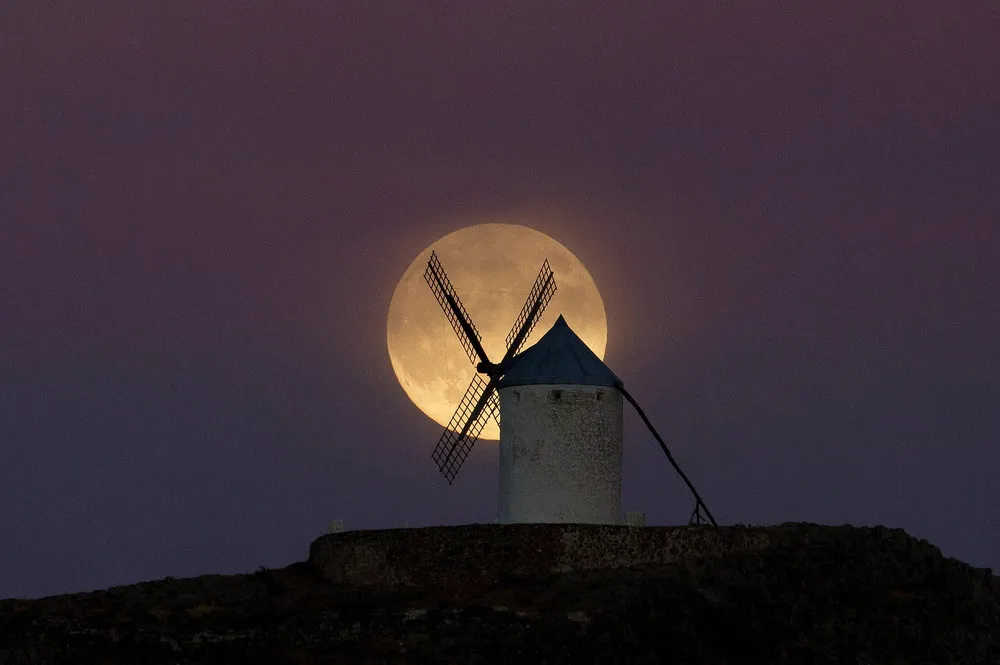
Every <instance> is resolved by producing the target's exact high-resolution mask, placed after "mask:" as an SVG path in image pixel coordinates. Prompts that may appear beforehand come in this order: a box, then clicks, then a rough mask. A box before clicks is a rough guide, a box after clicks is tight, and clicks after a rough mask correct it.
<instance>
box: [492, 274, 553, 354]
mask: <svg viewBox="0 0 1000 665" xmlns="http://www.w3.org/2000/svg"><path fill="white" fill-rule="evenodd" d="M555 293H556V280H555V276H554V275H553V274H552V268H550V267H549V262H548V261H545V263H543V264H542V269H541V270H540V271H539V272H538V277H536V278H535V284H534V286H532V287H531V292H530V293H529V294H528V298H527V300H525V301H524V307H522V308H521V313H520V314H518V316H517V320H516V321H514V325H513V326H511V328H510V332H509V333H507V338H506V339H505V340H504V345H505V346H506V347H507V355H509V356H510V357H514V356H515V355H517V354H518V353H519V352H520V351H521V347H522V346H524V343H525V342H526V341H527V340H528V335H530V334H531V331H532V330H534V328H535V324H536V323H538V319H540V318H541V317H542V312H543V311H544V310H545V307H546V305H548V304H549V301H550V300H552V296H553V295H555ZM536 304H537V307H536V306H535V305H536ZM522 329H524V334H523V335H521V336H520V337H519V336H518V333H520V332H521V331H522ZM518 339H519V343H518V344H517V346H516V347H515V346H513V344H514V342H515V341H516V340H518Z"/></svg>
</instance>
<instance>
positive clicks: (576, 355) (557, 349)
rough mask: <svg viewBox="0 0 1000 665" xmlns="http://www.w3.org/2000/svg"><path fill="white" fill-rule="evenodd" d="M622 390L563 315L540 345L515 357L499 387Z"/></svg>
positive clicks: (613, 374) (612, 374) (615, 377)
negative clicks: (559, 386) (586, 387)
mask: <svg viewBox="0 0 1000 665" xmlns="http://www.w3.org/2000/svg"><path fill="white" fill-rule="evenodd" d="M558 384H569V385H581V386H612V387H615V388H621V387H622V381H621V379H619V378H618V377H617V376H615V373H614V372H612V371H611V370H610V369H608V366H607V365H605V364H604V363H603V362H602V361H601V359H600V358H598V357H597V354H596V353H594V352H593V351H591V350H590V347H588V346H587V345H586V344H584V343H583V340H582V339H580V338H579V337H577V335H576V333H575V332H573V330H572V329H571V328H570V327H569V324H567V323H566V319H564V318H563V317H562V316H560V317H559V319H558V320H557V321H556V322H555V324H553V326H552V327H551V328H550V329H549V331H548V332H547V333H545V334H544V335H542V338H541V339H540V340H538V342H537V343H536V344H535V345H533V346H531V347H529V348H528V349H525V350H524V351H523V352H522V353H520V354H518V355H517V356H515V357H514V360H513V364H512V365H511V367H510V369H509V370H508V371H507V372H506V373H505V374H504V375H503V378H501V379H500V382H499V383H498V384H497V385H498V387H500V388H504V387H507V386H526V385H558Z"/></svg>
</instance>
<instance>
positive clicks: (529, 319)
mask: <svg viewBox="0 0 1000 665" xmlns="http://www.w3.org/2000/svg"><path fill="white" fill-rule="evenodd" d="M424 279H425V280H426V281H427V285H428V286H430V288H431V292H433V293H434V297H435V298H436V299H437V301H438V304H439V305H441V309H443V310H444V313H445V316H447V317H448V321H449V322H450V323H451V327H452V328H453V329H454V330H455V334H456V335H458V339H459V341H460V342H461V343H462V348H464V349H465V353H466V354H467V355H468V356H469V360H471V361H472V362H473V364H475V366H476V371H477V374H476V375H475V376H474V377H472V382H471V383H470V384H469V387H468V389H466V391H465V395H464V396H463V397H462V401H461V402H459V404H458V408H457V409H455V413H454V415H453V416H452V417H451V421H450V422H449V423H448V426H447V427H445V430H444V433H443V434H442V435H441V438H440V439H439V440H438V442H437V445H436V446H435V447H434V452H433V454H432V455H431V457H432V458H433V459H434V461H435V462H436V463H437V465H438V469H439V470H440V471H441V473H443V474H444V477H445V478H447V479H448V483H449V484H451V483H452V482H453V481H454V480H455V476H456V475H457V474H458V471H459V469H460V468H462V464H464V463H465V460H466V458H467V457H468V456H469V452H470V451H471V450H472V447H473V446H474V445H475V444H476V441H477V440H478V439H479V435H480V434H481V433H482V431H483V427H485V426H486V423H487V422H488V421H489V419H490V418H493V419H495V420H496V421H497V424H499V423H500V404H499V400H498V399H497V393H496V388H497V383H498V382H499V380H500V378H501V377H502V376H503V375H504V372H505V371H506V370H507V368H508V367H509V366H510V363H511V360H513V358H514V356H516V355H517V353H518V351H520V350H521V347H522V346H523V345H524V342H525V341H526V340H527V339H528V335H530V334H531V331H532V330H533V329H534V327H535V324H536V323H538V319H539V318H541V316H542V312H543V311H544V310H545V307H546V305H548V304H549V301H550V300H552V296H553V295H555V292H556V280H555V275H554V274H553V273H552V268H550V267H549V262H548V261H544V262H543V263H542V268H541V270H540V271H539V272H538V277H537V278H536V279H535V284H534V285H533V286H532V287H531V291H530V292H529V293H528V298H527V300H526V301H525V303H524V307H522V308H521V313H520V314H518V316H517V319H515V321H514V325H513V326H511V329H510V332H509V333H508V334H507V337H506V339H505V344H506V347H507V351H506V352H505V353H504V356H503V358H502V359H501V360H500V362H498V363H494V362H491V361H490V358H489V356H488V355H486V350H485V349H484V348H483V344H482V336H481V335H480V334H479V330H477V329H476V326H475V325H474V324H473V323H472V319H471V317H470V316H469V313H468V312H467V311H466V310H465V306H464V305H462V301H461V300H459V298H458V293H456V292H455V288H454V287H453V286H452V285H451V280H449V279H448V275H447V274H445V271H444V268H443V267H442V266H441V261H440V260H439V259H438V257H437V254H436V253H435V252H433V251H432V252H431V257H430V259H429V260H428V261H427V269H426V270H425V271H424ZM480 374H485V375H486V377H487V379H486V380H484V379H483V378H482V376H480Z"/></svg>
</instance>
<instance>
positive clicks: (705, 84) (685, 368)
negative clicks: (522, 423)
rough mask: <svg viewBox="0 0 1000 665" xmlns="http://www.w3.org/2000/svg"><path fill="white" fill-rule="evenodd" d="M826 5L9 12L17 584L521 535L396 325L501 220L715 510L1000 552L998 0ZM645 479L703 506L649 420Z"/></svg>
mask: <svg viewBox="0 0 1000 665" xmlns="http://www.w3.org/2000/svg"><path fill="white" fill-rule="evenodd" d="M824 4H825V6H823V7H822V8H817V7H816V5H815V3H804V4H803V3H790V2H785V3H764V2H754V3H725V4H723V3H714V2H676V3H671V2H647V3H610V2H589V1H579V2H525V3H470V2H450V3H441V2H427V3H424V2H414V3H379V2H363V3H355V2H344V1H341V0H333V1H327V2H299V3H275V2H252V3H251V2H207V3H206V2H198V3H193V2H186V1H178V0H170V1H169V2H168V1H157V0H150V1H139V2H134V1H133V2H107V3H90V2H51V1H45V2H42V1H37V2H35V1H27V0H25V1H18V2H8V3H4V7H3V8H2V9H0V49H2V50H0V53H2V66H0V315H2V316H0V598H6V597H10V596H25V597H33V596H41V595H48V594H53V593H61V592H68V591H82V590H90V589H95V588H105V587H108V586H111V585H114V584H124V583H131V582H136V581H140V580H146V579H155V578H161V577H164V576H168V575H170V576H175V577H185V576H193V575H199V574H204V573H231V572H251V571H253V570H255V569H256V568H257V567H259V566H268V567H277V566H282V565H286V564H289V563H292V562H294V561H300V560H303V559H304V558H305V557H306V554H307V550H308V546H309V543H310V542H311V541H312V540H313V539H314V538H316V537H317V536H319V535H321V534H322V533H323V532H325V531H326V530H327V529H328V528H329V525H330V523H331V522H332V521H333V520H337V519H340V520H343V521H344V522H345V524H346V526H347V527H348V528H358V529H361V528H388V527H398V526H404V525H408V526H423V525H433V524H459V523H468V522H489V521H492V520H493V519H495V517H496V514H497V464H498V462H497V449H496V445H495V444H494V443H491V442H486V443H480V444H479V445H478V446H477V447H476V448H475V450H474V451H473V453H472V455H471V457H470V458H469V460H468V462H467V463H466V466H465V468H464V469H463V470H462V473H461V474H460V475H459V477H458V479H457V481H456V483H455V484H454V485H453V486H449V485H448V484H447V482H445V481H444V479H443V478H442V476H441V475H440V474H439V473H438V471H437V468H436V467H435V466H434V463H433V462H432V461H431V459H430V453H431V450H432V449H433V447H434V444H435V443H436V441H437V439H438V437H439V436H440V434H441V427H440V426H439V425H438V424H436V423H435V422H433V421H432V420H430V419H429V418H427V417H426V416H424V415H423V414H422V413H421V412H420V411H419V410H418V409H417V408H416V407H415V406H413V404H411V403H410V401H409V400H408V399H407V397H406V395H405V394H404V392H403V390H402V388H401V387H400V386H399V383H398V382H397V380H396V378H395V376H394V375H393V372H392V368H391V366H390V362H389V357H388V353H387V350H386V335H385V321H386V314H387V312H388V307H389V300H390V298H391V296H392V292H393V289H394V287H395V285H396V282H397V280H398V279H399V278H400V276H401V275H402V274H403V271H404V270H405V269H406V267H407V265H408V264H409V263H410V262H411V261H412V260H413V259H414V258H415V257H416V255H417V254H418V253H419V252H420V251H421V250H423V249H424V248H425V247H427V246H428V245H430V244H431V243H432V242H433V241H434V240H435V239H437V238H439V237H441V236H443V235H445V234H446V233H449V232H451V231H453V230H456V229H458V228H461V227H463V226H468V225H470V224H474V223H476V222H478V221H483V220H486V219H489V220H491V221H504V220H506V221H510V222H514V223H520V224H525V225H529V226H532V227H533V228H536V229H538V230H539V231H542V232H544V233H546V234H548V235H550V236H551V237H553V238H555V239H556V240H558V241H559V242H561V243H562V244H564V245H565V246H566V247H568V248H569V249H570V250H571V251H573V252H574V253H575V254H576V255H577V256H578V257H579V258H580V259H581V260H582V261H583V263H584V264H585V265H586V266H587V268H588V269H589V271H590V273H591V275H592V276H593V277H594V279H595V281H596V283H597V285H598V287H599V288H600V290H601V293H602V294H603V297H604V300H605V306H606V309H607V315H608V325H609V337H608V352H607V356H606V358H605V360H606V362H607V363H608V365H609V366H610V367H611V368H612V369H613V370H614V372H615V373H616V374H617V375H618V376H620V377H621V378H622V380H623V381H624V383H625V386H626V387H627V388H628V389H629V391H630V392H631V393H632V395H633V396H635V397H636V398H637V399H638V400H639V402H640V404H642V405H643V407H644V408H645V410H646V412H647V413H648V414H649V416H650V418H651V419H652V421H653V423H654V424H655V425H657V427H658V428H659V429H660V430H661V432H662V433H663V434H664V435H665V437H666V439H667V440H668V443H669V444H670V445H671V447H672V450H673V453H674V455H675V456H676V458H677V459H678V461H679V462H680V463H681V465H682V466H683V467H684V469H685V470H686V471H687V473H688V475H689V476H691V478H692V479H693V481H694V482H695V484H696V485H697V486H698V488H699V490H700V491H701V493H702V495H703V496H704V498H705V501H706V503H707V504H708V506H709V508H710V509H711V510H712V512H713V513H714V515H715V516H716V518H717V519H718V520H719V521H720V522H721V523H726V524H729V523H736V522H744V523H755V524H768V523H776V522H782V521H809V522H818V523H828V524H843V523H850V524H856V525H874V524H884V525H887V526H890V527H901V528H904V529H906V530H907V531H908V532H910V533H911V534H913V535H915V536H917V537H920V538H926V539H928V540H929V541H931V542H932V543H933V544H935V545H938V546H939V547H940V548H941V549H942V551H943V552H944V553H945V554H946V555H948V556H953V557H957V558H959V559H962V560H963V561H966V562H968V563H971V564H974V565H978V566H992V567H993V568H994V569H998V570H1000V481H998V480H997V475H998V472H1000V448H998V444H1000V406H998V405H1000V344H998V340H1000V295H998V293H1000V259H998V256H1000V74H998V72H1000V45H998V44H1000V41H998V40H1000V37H998V35H1000V4H998V3H996V2H992V1H991V2H975V1H970V2H963V3H957V4H956V3H942V2H930V1H923V0H918V1H913V2H905V3H853V2H836V3H824ZM807 5H808V6H807ZM457 286H459V287H460V285H457ZM557 302H558V298H557V299H556V300H554V301H553V305H552V306H557ZM472 314H473V316H475V312H472ZM442 316H443V315H442ZM442 343H443V344H444V343H449V344H457V342H456V341H455V340H454V339H453V338H447V339H442ZM623 503H624V507H625V509H627V510H642V511H645V512H646V513H647V519H648V521H649V523H651V524H678V523H685V522H686V520H687V517H688V514H689V513H690V511H691V507H692V504H691V501H690V500H689V496H688V495H687V494H686V492H685V490H684V489H683V486H682V484H681V482H680V480H679V479H678V478H677V477H676V476H675V475H674V473H673V472H672V470H671V469H670V467H669V465H668V463H667V461H666V459H665V458H664V457H663V455H662V453H661V452H660V450H659V448H658V447H657V445H656V443H655V441H654V440H653V439H652V438H651V437H650V436H649V434H648V433H647V432H646V430H645V429H644V428H643V426H642V423H641V421H640V420H639V419H638V417H637V416H635V414H634V413H632V412H630V411H628V410H627V411H626V433H625V469H624V499H623Z"/></svg>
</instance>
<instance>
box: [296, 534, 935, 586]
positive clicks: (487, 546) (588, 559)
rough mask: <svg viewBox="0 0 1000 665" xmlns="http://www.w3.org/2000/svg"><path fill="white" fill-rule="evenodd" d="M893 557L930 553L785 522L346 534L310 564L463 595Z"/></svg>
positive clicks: (901, 537)
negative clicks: (763, 556)
mask: <svg viewBox="0 0 1000 665" xmlns="http://www.w3.org/2000/svg"><path fill="white" fill-rule="evenodd" d="M838 534H840V535H841V536H844V537H850V538H852V539H854V538H857V537H858V535H859V534H860V535H862V537H863V538H867V539H871V540H872V541H878V543H879V547H886V546H888V547H889V548H890V549H899V548H906V549H907V550H909V549H912V548H913V547H915V546H916V547H926V548H928V549H929V550H933V552H934V553H935V554H936V555H937V556H940V552H939V551H938V550H937V548H934V547H933V546H931V545H927V544H925V543H924V544H921V543H920V541H917V540H915V539H913V538H911V537H910V536H909V535H907V534H906V533H905V532H904V531H902V530H901V529H886V528H885V527H873V528H855V527H851V526H844V527H828V526H824V527H821V526H818V525H810V524H782V525H777V526H768V527H756V526H755V527H750V526H742V525H737V526H726V527H709V526H695V527H688V526H684V527H643V528H635V527H629V526H605V525H586V524H493V525H467V526H450V527H428V528H418V529H388V530H378V531H347V532H344V533H336V534H328V535H325V536H322V537H321V538H319V539H317V540H316V541H314V542H313V543H312V545H311V547H310V549H309V562H310V563H311V564H312V565H313V566H314V567H315V568H316V569H317V570H318V571H319V572H320V573H321V574H322V575H323V576H324V577H325V578H326V579H328V580H330V581H331V582H334V583H335V584H348V585H361V586H375V587H438V588H450V587H456V586H459V587H465V586H482V585H491V584H496V583H499V582H501V581H503V580H505V579H510V578H517V577H537V576H548V575H552V574H558V573H567V572H573V571H586V570H601V569H614V568H623V567H631V566H638V565H647V564H670V563H674V562H677V561H680V560H685V561H690V560H695V559H700V558H706V557H718V556H722V555H725V554H728V553H732V552H736V551H748V550H763V549H771V548H781V547H808V546H811V545H819V544H821V543H822V542H824V541H830V540H831V539H833V538H837V537H838Z"/></svg>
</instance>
